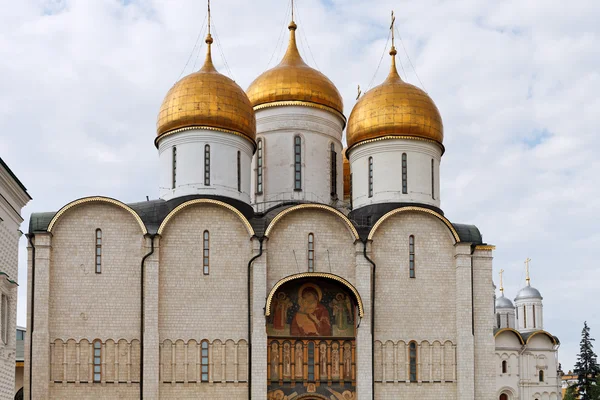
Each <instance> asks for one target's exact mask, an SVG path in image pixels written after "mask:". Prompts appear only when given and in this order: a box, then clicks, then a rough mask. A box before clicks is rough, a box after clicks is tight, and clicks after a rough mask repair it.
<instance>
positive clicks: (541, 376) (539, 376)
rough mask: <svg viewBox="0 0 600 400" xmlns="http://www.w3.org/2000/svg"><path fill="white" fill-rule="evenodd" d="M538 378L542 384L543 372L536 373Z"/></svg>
mask: <svg viewBox="0 0 600 400" xmlns="http://www.w3.org/2000/svg"><path fill="white" fill-rule="evenodd" d="M538 378H539V380H540V382H544V371H542V370H540V372H539V373H538Z"/></svg>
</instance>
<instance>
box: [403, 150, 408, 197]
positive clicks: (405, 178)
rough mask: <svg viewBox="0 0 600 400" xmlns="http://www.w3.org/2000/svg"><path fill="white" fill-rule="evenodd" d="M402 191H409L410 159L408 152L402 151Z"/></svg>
mask: <svg viewBox="0 0 600 400" xmlns="http://www.w3.org/2000/svg"><path fill="white" fill-rule="evenodd" d="M402 193H404V194H406V193H408V161H407V159H406V153H402Z"/></svg>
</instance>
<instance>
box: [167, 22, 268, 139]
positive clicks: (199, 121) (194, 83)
mask: <svg viewBox="0 0 600 400" xmlns="http://www.w3.org/2000/svg"><path fill="white" fill-rule="evenodd" d="M212 42H213V39H212V37H211V36H210V34H209V35H208V37H207V38H206V43H207V45H208V50H207V54H206V61H205V62H204V65H203V66H202V68H201V69H200V70H199V71H198V72H194V73H192V74H190V75H187V76H186V77H184V78H183V79H181V80H180V81H178V82H177V83H176V84H175V85H174V86H173V87H172V88H171V90H169V92H168V93H167V95H166V96H165V99H164V100H163V103H162V105H161V107H160V112H159V114H158V121H157V123H156V132H157V138H156V140H155V143H158V140H159V139H160V137H161V136H162V135H164V134H165V133H168V132H172V131H175V130H178V129H182V128H192V127H202V128H207V129H215V130H220V131H224V132H229V133H233V134H238V135H243V136H244V137H246V138H248V139H249V140H250V141H252V142H253V143H254V141H255V139H256V117H255V115H254V109H253V108H252V104H251V103H250V100H249V99H248V96H247V95H246V93H245V92H244V90H243V89H242V88H241V87H239V86H238V85H237V83H235V82H234V81H233V80H231V79H229V78H228V77H226V76H225V75H222V74H220V73H219V72H218V71H217V70H216V69H215V66H214V65H213V63H212V57H211V44H212Z"/></svg>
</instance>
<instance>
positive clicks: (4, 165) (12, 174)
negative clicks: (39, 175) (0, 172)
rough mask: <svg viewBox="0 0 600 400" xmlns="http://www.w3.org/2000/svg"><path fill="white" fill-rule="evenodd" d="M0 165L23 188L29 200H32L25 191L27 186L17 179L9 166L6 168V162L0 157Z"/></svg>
mask: <svg viewBox="0 0 600 400" xmlns="http://www.w3.org/2000/svg"><path fill="white" fill-rule="evenodd" d="M0 165H1V166H2V167H3V168H4V169H5V170H6V172H8V174H9V175H10V176H11V177H12V178H13V179H14V180H15V182H17V185H19V187H20V188H21V189H23V191H24V192H25V194H26V195H27V197H29V200H32V198H31V196H30V195H29V193H27V188H26V187H25V185H23V183H22V182H21V181H20V180H19V178H17V176H16V175H15V174H14V172H12V170H11V169H10V168H8V165H6V163H5V162H4V160H3V159H2V157H0Z"/></svg>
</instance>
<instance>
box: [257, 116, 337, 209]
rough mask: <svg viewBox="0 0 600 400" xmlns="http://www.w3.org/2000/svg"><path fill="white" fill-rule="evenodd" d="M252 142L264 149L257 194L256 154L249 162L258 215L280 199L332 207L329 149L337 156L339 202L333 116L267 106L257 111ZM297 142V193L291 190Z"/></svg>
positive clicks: (335, 134) (335, 121) (279, 201)
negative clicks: (299, 179) (259, 142)
mask: <svg viewBox="0 0 600 400" xmlns="http://www.w3.org/2000/svg"><path fill="white" fill-rule="evenodd" d="M256 128H257V139H258V138H262V140H263V146H264V147H263V149H264V160H263V165H264V166H263V192H262V194H256V155H254V159H253V161H252V192H251V193H252V203H253V204H254V205H255V209H256V210H257V211H264V210H265V209H268V208H271V207H273V206H276V205H277V204H278V203H281V202H282V201H285V200H306V201H312V202H319V203H326V204H335V203H337V201H335V200H332V196H331V190H330V185H331V172H330V171H331V167H330V163H331V158H330V146H331V143H333V144H334V145H335V150H336V152H337V159H336V161H337V162H336V165H337V174H336V175H337V182H336V183H337V184H336V188H337V198H338V199H340V200H343V197H344V188H343V186H344V184H343V157H342V131H343V129H344V121H343V120H342V119H341V118H340V117H339V116H338V115H336V114H333V113H331V112H328V111H324V110H320V109H317V108H312V107H303V106H284V107H271V108H265V109H262V110H258V111H257V112H256ZM296 135H300V137H301V138H302V190H301V191H296V190H294V137H295V136H296Z"/></svg>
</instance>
